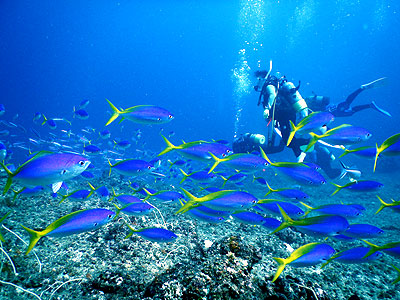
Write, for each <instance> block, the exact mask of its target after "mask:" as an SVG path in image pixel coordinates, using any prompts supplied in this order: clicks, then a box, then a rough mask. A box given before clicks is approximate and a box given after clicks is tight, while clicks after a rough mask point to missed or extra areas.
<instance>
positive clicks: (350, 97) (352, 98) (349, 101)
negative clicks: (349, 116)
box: [345, 88, 364, 108]
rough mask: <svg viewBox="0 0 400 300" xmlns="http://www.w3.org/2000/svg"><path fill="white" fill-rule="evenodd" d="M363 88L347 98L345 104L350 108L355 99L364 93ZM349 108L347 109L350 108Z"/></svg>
mask: <svg viewBox="0 0 400 300" xmlns="http://www.w3.org/2000/svg"><path fill="white" fill-rule="evenodd" d="M363 90H364V89H363V88H358V89H356V90H355V91H354V92H352V93H351V94H350V95H348V96H347V98H346V100H345V103H346V104H347V105H348V107H349V106H350V104H351V103H352V102H353V101H354V99H355V98H356V97H357V96H358V95H359V94H360V93H361V92H362V91H363ZM348 107H347V108H348Z"/></svg>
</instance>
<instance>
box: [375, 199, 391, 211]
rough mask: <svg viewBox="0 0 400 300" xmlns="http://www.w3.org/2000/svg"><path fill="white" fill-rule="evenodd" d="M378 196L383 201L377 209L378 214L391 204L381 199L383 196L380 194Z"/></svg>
mask: <svg viewBox="0 0 400 300" xmlns="http://www.w3.org/2000/svg"><path fill="white" fill-rule="evenodd" d="M377 197H378V199H379V201H380V202H381V203H382V205H381V206H380V207H379V208H378V210H377V211H376V213H375V214H378V213H379V212H380V211H381V210H382V209H384V208H385V207H388V206H389V204H387V203H386V202H385V201H383V200H382V199H381V197H379V196H378V195H377Z"/></svg>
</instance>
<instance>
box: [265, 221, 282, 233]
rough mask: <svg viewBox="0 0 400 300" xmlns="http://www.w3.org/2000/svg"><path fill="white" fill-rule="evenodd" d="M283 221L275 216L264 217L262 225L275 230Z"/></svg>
mask: <svg viewBox="0 0 400 300" xmlns="http://www.w3.org/2000/svg"><path fill="white" fill-rule="evenodd" d="M281 223H282V222H281V221H279V220H277V219H274V218H264V222H263V223H262V226H263V227H264V228H266V229H268V230H270V231H274V230H275V229H277V228H278V227H279V226H280V225H281Z"/></svg>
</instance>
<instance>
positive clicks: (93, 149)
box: [83, 145, 101, 155]
mask: <svg viewBox="0 0 400 300" xmlns="http://www.w3.org/2000/svg"><path fill="white" fill-rule="evenodd" d="M100 152H101V149H100V148H99V147H97V146H95V145H87V146H85V147H83V153H86V154H89V155H97V154H100Z"/></svg>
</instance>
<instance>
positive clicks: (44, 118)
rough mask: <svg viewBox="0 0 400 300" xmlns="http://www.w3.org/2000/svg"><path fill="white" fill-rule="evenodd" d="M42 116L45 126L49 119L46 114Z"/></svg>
mask: <svg viewBox="0 0 400 300" xmlns="http://www.w3.org/2000/svg"><path fill="white" fill-rule="evenodd" d="M42 116H43V120H44V121H43V122H42V126H43V125H44V124H46V123H47V118H46V116H45V115H44V114H42Z"/></svg>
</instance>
